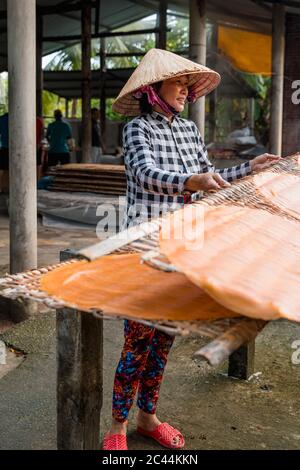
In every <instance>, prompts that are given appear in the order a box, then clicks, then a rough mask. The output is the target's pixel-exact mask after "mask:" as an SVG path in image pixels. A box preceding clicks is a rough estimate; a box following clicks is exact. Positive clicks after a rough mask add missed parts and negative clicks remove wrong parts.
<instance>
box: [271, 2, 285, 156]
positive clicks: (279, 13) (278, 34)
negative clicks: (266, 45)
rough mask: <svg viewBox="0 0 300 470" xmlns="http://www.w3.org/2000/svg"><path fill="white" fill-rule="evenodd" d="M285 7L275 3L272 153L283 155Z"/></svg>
mask: <svg viewBox="0 0 300 470" xmlns="http://www.w3.org/2000/svg"><path fill="white" fill-rule="evenodd" d="M284 45H285V7H284V5H281V4H274V5H273V21H272V89H271V119H270V153H274V154H276V155H281V151H282V122H283V121H282V120H283V85H284V49H285V48H284Z"/></svg>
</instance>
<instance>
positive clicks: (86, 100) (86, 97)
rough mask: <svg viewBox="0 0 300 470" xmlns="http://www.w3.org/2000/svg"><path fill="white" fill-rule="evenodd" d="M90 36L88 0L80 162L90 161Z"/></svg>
mask: <svg viewBox="0 0 300 470" xmlns="http://www.w3.org/2000/svg"><path fill="white" fill-rule="evenodd" d="M91 34H92V6H91V1H90V0H85V1H84V2H83V3H82V161H83V162H89V161H90V160H91V146H92V142H91V140H92V118H91V83H92V71H91V45H92V43H91V37H92V36H91Z"/></svg>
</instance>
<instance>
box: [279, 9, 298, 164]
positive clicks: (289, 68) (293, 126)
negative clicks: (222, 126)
mask: <svg viewBox="0 0 300 470" xmlns="http://www.w3.org/2000/svg"><path fill="white" fill-rule="evenodd" d="M299 44H300V22H299V17H298V15H294V14H292V13H287V14H286V31H285V64H284V97H283V101H284V105H283V132H282V154H283V155H292V154H293V153H296V152H298V151H299V149H300V112H299V111H300V61H299Z"/></svg>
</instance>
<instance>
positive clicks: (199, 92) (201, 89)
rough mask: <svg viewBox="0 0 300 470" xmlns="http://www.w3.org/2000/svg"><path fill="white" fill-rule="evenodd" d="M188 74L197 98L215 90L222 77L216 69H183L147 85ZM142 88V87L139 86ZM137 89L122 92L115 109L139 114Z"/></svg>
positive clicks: (191, 89)
mask: <svg viewBox="0 0 300 470" xmlns="http://www.w3.org/2000/svg"><path fill="white" fill-rule="evenodd" d="M183 75H187V76H188V77H189V83H188V87H189V89H190V91H192V92H193V94H194V96H195V100H197V99H199V98H200V97H201V96H205V95H207V94H209V93H210V92H211V91H213V90H214V89H215V88H216V87H217V86H218V85H219V83H220V81H221V77H220V75H219V74H218V73H217V72H215V71H214V70H209V69H208V70H205V71H195V72H191V71H181V72H180V73H174V74H171V73H168V74H166V76H165V77H162V78H161V79H160V80H153V81H152V82H151V81H150V82H149V81H148V82H147V83H145V85H152V84H153V83H157V82H160V81H164V80H168V79H169V78H175V77H181V76H183ZM139 88H140V87H139ZM135 91H137V89H136V90H132V91H131V92H130V93H126V94H124V95H123V96H122V92H121V93H120V95H119V96H118V98H117V99H116V100H115V102H114V103H113V105H112V109H113V111H115V112H117V113H119V114H123V115H124V116H137V115H139V114H140V104H139V100H138V99H137V98H135V97H134V96H133V93H134V92H135Z"/></svg>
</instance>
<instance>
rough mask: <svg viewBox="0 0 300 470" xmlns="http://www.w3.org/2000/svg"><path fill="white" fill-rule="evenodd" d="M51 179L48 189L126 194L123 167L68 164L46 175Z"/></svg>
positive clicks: (57, 167)
mask: <svg viewBox="0 0 300 470" xmlns="http://www.w3.org/2000/svg"><path fill="white" fill-rule="evenodd" d="M48 174H49V175H50V176H52V177H53V182H52V184H51V186H50V187H49V189H51V190H54V191H69V192H79V191H80V192H89V193H99V194H110V195H116V196H122V195H125V194H126V174H125V167H124V166H123V165H107V164H102V163H100V164H89V163H86V164H85V163H74V164H73V163H70V164H67V165H61V166H56V167H55V168H53V169H51V170H50V171H49V173H48Z"/></svg>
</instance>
